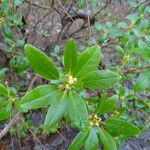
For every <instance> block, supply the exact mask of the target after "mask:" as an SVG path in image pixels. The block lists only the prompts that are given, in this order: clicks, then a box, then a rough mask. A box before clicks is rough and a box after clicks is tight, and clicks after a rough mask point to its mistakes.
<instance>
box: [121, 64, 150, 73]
mask: <svg viewBox="0 0 150 150" xmlns="http://www.w3.org/2000/svg"><path fill="white" fill-rule="evenodd" d="M149 68H150V65H148V66H143V67H139V68H129V69H127V70H125V71H124V74H127V73H132V72H136V71H139V70H143V69H149Z"/></svg>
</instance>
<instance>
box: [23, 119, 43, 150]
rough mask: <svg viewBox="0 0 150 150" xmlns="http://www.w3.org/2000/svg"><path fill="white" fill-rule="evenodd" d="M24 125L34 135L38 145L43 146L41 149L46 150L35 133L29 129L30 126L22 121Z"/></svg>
mask: <svg viewBox="0 0 150 150" xmlns="http://www.w3.org/2000/svg"><path fill="white" fill-rule="evenodd" d="M21 121H22V123H23V124H24V125H25V126H26V128H27V129H28V130H29V131H30V132H31V134H32V135H33V137H34V138H35V139H36V140H37V141H38V143H39V144H40V145H41V148H42V149H43V150H45V148H44V146H43V144H42V142H41V141H40V140H39V139H38V137H37V136H36V135H35V134H34V132H33V131H32V130H31V129H30V128H29V127H28V125H27V124H26V123H25V122H24V121H23V120H22V119H21Z"/></svg>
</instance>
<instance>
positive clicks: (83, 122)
mask: <svg viewBox="0 0 150 150" xmlns="http://www.w3.org/2000/svg"><path fill="white" fill-rule="evenodd" d="M67 99H68V101H67V114H68V116H69V118H70V119H71V121H72V122H73V124H74V125H76V126H78V127H79V128H85V127H86V126H87V125H88V113H87V108H86V105H85V102H84V101H83V99H82V98H81V96H79V95H78V94H76V93H70V94H69V95H67Z"/></svg>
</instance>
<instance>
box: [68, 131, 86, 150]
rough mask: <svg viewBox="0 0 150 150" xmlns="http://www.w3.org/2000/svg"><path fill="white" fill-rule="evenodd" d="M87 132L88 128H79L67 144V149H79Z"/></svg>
mask: <svg viewBox="0 0 150 150" xmlns="http://www.w3.org/2000/svg"><path fill="white" fill-rule="evenodd" d="M88 134H89V130H88V129H87V130H81V131H80V132H79V133H78V135H77V136H76V137H75V139H74V140H73V141H72V143H71V145H70V146H69V150H80V149H81V148H82V146H83V145H84V143H85V141H86V139H87V137H88Z"/></svg>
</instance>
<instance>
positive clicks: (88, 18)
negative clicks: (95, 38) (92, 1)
mask: <svg viewBox="0 0 150 150" xmlns="http://www.w3.org/2000/svg"><path fill="white" fill-rule="evenodd" d="M86 7H87V10H89V4H88V1H87V0H86ZM87 20H88V28H89V37H90V38H91V36H92V33H91V25H90V16H89V13H88V16H87Z"/></svg>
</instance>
